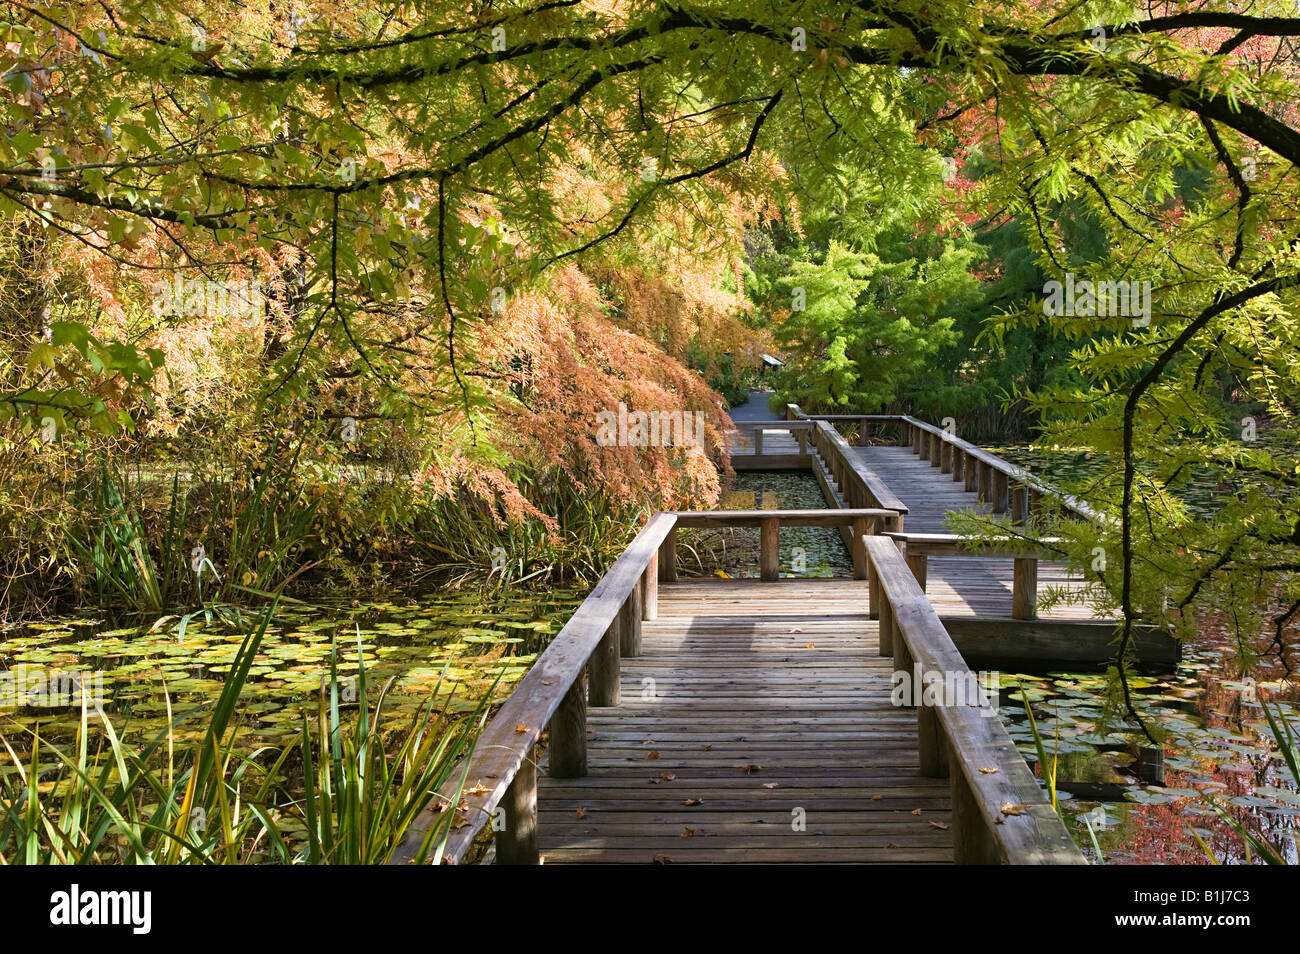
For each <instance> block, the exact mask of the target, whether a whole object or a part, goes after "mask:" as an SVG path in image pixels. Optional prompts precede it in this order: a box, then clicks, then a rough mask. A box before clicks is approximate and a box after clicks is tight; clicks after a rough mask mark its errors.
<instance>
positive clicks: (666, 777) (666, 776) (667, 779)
mask: <svg viewBox="0 0 1300 954" xmlns="http://www.w3.org/2000/svg"><path fill="white" fill-rule="evenodd" d="M659 777H660V778H661V779H663V780H664V781H665V782H671V781H672V780H673V779H675V778H676V777H677V776H676V775H674V774H673V773H672V772H660V773H659Z"/></svg>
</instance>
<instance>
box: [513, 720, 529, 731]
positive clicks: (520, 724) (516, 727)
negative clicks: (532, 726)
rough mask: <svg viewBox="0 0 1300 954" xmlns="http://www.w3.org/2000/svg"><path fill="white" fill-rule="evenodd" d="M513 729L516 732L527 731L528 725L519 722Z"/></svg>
mask: <svg viewBox="0 0 1300 954" xmlns="http://www.w3.org/2000/svg"><path fill="white" fill-rule="evenodd" d="M515 731H516V732H527V731H528V726H526V725H524V724H523V723H522V722H521V723H519V724H518V725H517V726H515Z"/></svg>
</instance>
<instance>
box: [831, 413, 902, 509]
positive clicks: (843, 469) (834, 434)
mask: <svg viewBox="0 0 1300 954" xmlns="http://www.w3.org/2000/svg"><path fill="white" fill-rule="evenodd" d="M816 425H817V426H816V428H815V429H814V430H813V432H812V441H813V446H814V447H815V448H816V449H817V451H818V453H820V454H821V456H822V458H823V459H824V460H825V461H826V465H827V467H828V468H830V471H831V473H830V476H831V477H832V478H833V479H834V480H835V482H836V483H838V484H839V485H840V488H841V490H842V491H843V493H844V497H845V503H847V504H848V505H849V506H850V507H863V506H865V507H880V508H882V509H884V510H894V511H897V512H898V513H899V514H906V513H907V504H905V503H903V501H902V500H900V499H899V498H898V497H897V495H895V493H894V492H893V491H892V490H890V489H889V485H888V484H886V483H885V482H884V481H883V480H881V479H880V478H879V477H878V476H877V475H876V472H875V471H873V470H872V469H871V468H870V467H868V466H867V465H866V464H865V463H864V462H863V461H861V460H859V459H858V456H857V455H856V454H854V453H853V451H852V449H851V448H850V447H849V442H848V441H846V440H845V439H844V436H843V435H842V434H840V432H839V431H837V430H835V428H834V427H833V426H832V425H831V424H830V423H828V422H826V421H817V422H816ZM898 529H902V528H901V526H900V527H899V528H898Z"/></svg>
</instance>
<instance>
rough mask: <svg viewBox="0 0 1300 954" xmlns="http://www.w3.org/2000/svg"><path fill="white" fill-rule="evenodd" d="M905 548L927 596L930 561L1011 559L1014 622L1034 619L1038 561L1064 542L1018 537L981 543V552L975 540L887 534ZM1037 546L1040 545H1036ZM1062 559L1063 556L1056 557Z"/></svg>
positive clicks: (935, 534) (910, 565) (911, 568)
mask: <svg viewBox="0 0 1300 954" xmlns="http://www.w3.org/2000/svg"><path fill="white" fill-rule="evenodd" d="M885 535H886V536H888V537H889V538H891V539H892V540H894V541H895V542H897V543H901V544H902V545H903V554H904V557H905V559H906V561H907V566H908V568H909V569H910V570H911V571H912V575H913V576H914V577H916V582H917V583H918V584H919V585H920V587H921V592H923V593H924V592H925V581H926V575H927V571H928V568H929V561H930V557H932V556H933V557H979V556H1000V557H1011V559H1012V561H1013V568H1012V571H1011V618H1012V619H1033V618H1034V617H1035V616H1036V615H1037V614H1036V611H1035V607H1036V606H1037V605H1038V561H1039V560H1042V559H1050V558H1051V557H1052V556H1053V555H1054V554H1053V551H1052V550H1051V546H1052V544H1054V543H1059V542H1061V541H1060V540H1059V539H1057V538H1056V537H1043V538H1041V539H1039V540H1036V541H1030V540H1021V539H1017V538H1015V537H1004V538H999V537H994V538H991V539H977V540H976V541H975V542H978V545H979V549H977V550H973V549H971V544H972V538H970V537H962V536H958V535H957V534H953V533H886V534H885ZM1035 544H1037V545H1035ZM1055 555H1056V556H1057V557H1058V558H1059V557H1060V556H1061V554H1059V553H1057V554H1055Z"/></svg>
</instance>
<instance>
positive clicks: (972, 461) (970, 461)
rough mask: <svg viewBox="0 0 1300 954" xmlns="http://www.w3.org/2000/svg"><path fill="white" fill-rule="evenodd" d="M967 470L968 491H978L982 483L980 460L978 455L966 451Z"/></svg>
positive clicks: (965, 468)
mask: <svg viewBox="0 0 1300 954" xmlns="http://www.w3.org/2000/svg"><path fill="white" fill-rule="evenodd" d="M963 470H965V472H966V493H968V494H969V493H972V492H975V493H978V492H979V483H980V462H979V459H978V458H977V457H975V456H974V455H973V454H971V453H970V452H969V451H967V452H966V466H965V467H964V468H963Z"/></svg>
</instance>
